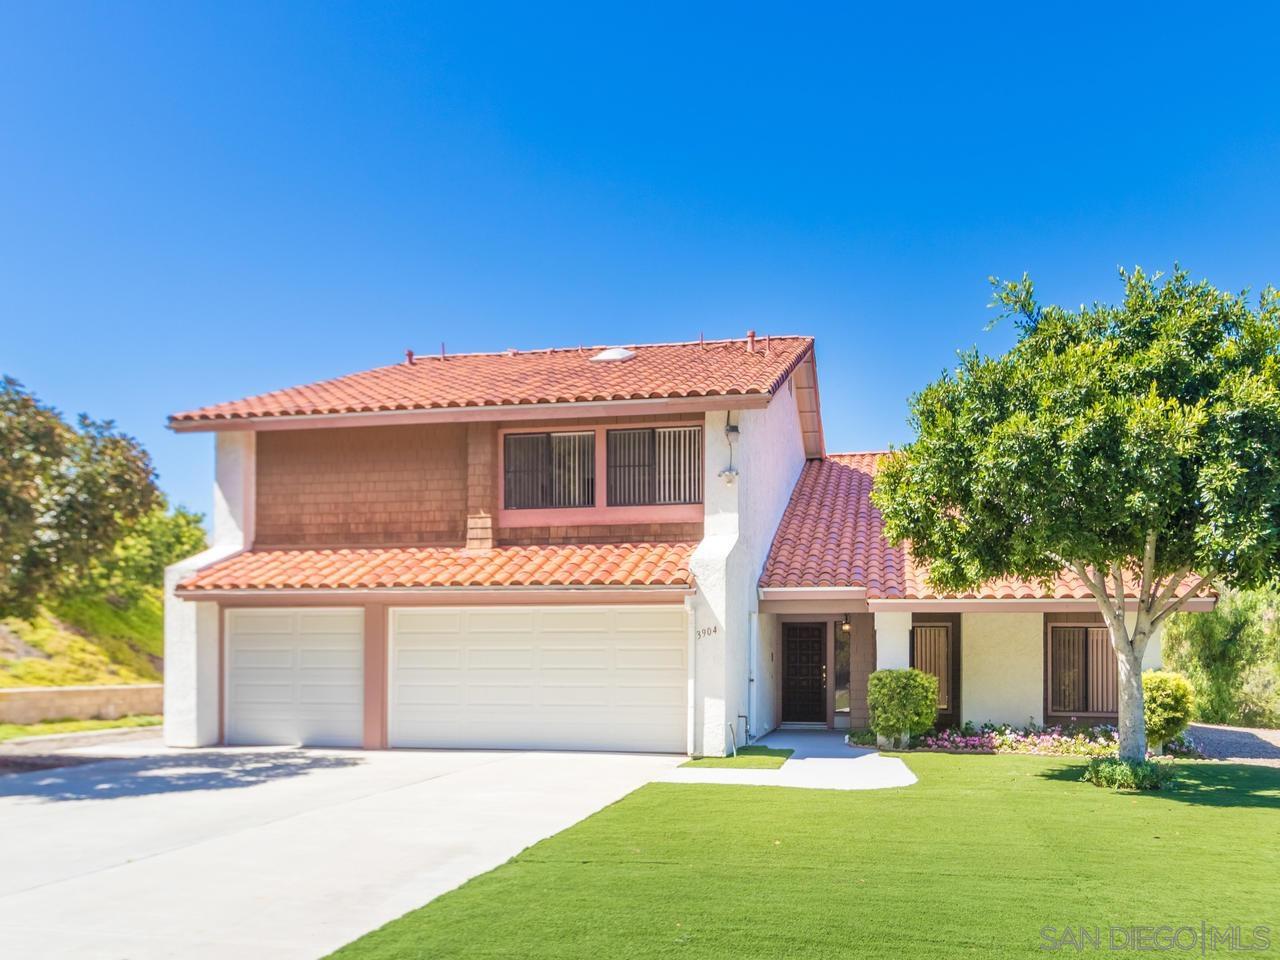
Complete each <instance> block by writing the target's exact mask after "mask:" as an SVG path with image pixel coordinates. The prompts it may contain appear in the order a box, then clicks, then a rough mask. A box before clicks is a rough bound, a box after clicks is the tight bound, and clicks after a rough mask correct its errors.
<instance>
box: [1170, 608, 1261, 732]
mask: <svg viewBox="0 0 1280 960" xmlns="http://www.w3.org/2000/svg"><path fill="white" fill-rule="evenodd" d="M1163 652H1164V660H1165V663H1166V664H1167V665H1168V666H1169V667H1171V668H1172V669H1175V670H1177V671H1179V672H1180V673H1183V674H1185V675H1186V676H1187V677H1188V678H1189V679H1190V680H1191V682H1192V684H1193V685H1194V686H1195V689H1196V719H1197V720H1203V721H1205V722H1206V723H1227V724H1243V725H1245V726H1266V725H1271V724H1272V723H1274V722H1275V719H1276V718H1277V717H1280V697H1277V696H1275V695H1266V694H1265V693H1264V694H1263V695H1261V696H1257V695H1252V696H1251V694H1253V692H1254V690H1255V688H1258V687H1265V686H1266V682H1265V681H1266V678H1267V677H1268V676H1270V675H1274V674H1275V673H1276V672H1277V667H1278V666H1280V593H1276V592H1275V591H1272V590H1247V591H1236V590H1231V591H1227V592H1226V593H1224V594H1223V596H1222V597H1221V599H1220V600H1219V601H1218V605H1217V607H1216V608H1214V610H1213V611H1212V612H1210V613H1195V614H1185V613H1180V614H1177V615H1176V616H1174V617H1171V618H1170V620H1169V625H1168V627H1167V629H1166V630H1165V633H1164V648H1163ZM1272 685H1274V684H1272Z"/></svg>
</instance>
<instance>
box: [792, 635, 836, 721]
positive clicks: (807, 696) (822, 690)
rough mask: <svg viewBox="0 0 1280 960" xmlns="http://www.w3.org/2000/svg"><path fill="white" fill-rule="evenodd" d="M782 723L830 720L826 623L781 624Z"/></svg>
mask: <svg viewBox="0 0 1280 960" xmlns="http://www.w3.org/2000/svg"><path fill="white" fill-rule="evenodd" d="M782 722H783V723H826V722H827V625H826V624H825V623H784V624H783V625H782Z"/></svg>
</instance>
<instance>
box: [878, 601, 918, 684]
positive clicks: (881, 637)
mask: <svg viewBox="0 0 1280 960" xmlns="http://www.w3.org/2000/svg"><path fill="white" fill-rule="evenodd" d="M875 618H876V669H877V670H905V669H906V668H907V667H909V666H911V614H910V613H909V612H907V613H899V612H897V611H894V612H891V613H890V612H885V611H880V612H877V613H876V615H875Z"/></svg>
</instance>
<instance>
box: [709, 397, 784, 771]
mask: <svg viewBox="0 0 1280 960" xmlns="http://www.w3.org/2000/svg"><path fill="white" fill-rule="evenodd" d="M726 416H727V417H728V419H729V421H730V422H732V423H733V424H735V425H737V427H738V435H737V439H736V440H732V441H731V440H730V439H729V438H728V437H727V436H726V434H725V424H726ZM704 438H705V439H704V442H705V444H706V466H705V469H706V474H705V477H704V484H703V487H704V491H705V495H704V499H705V504H704V507H705V514H704V530H705V535H704V537H703V539H702V542H701V543H700V544H699V546H698V549H697V550H696V551H695V552H694V556H693V562H692V569H693V573H694V576H695V577H696V579H697V582H698V596H697V597H696V599H695V602H694V604H693V610H694V625H693V629H694V634H695V641H694V643H695V647H694V667H695V688H696V690H695V693H696V695H695V721H694V723H695V737H694V740H695V752H699V753H705V754H707V755H709V756H719V755H721V754H723V753H724V751H725V746H726V744H727V743H728V740H729V734H728V731H727V726H728V725H729V724H735V725H736V726H737V737H738V741H739V742H742V740H743V739H744V737H743V735H744V733H747V734H748V735H749V737H755V736H759V735H761V734H763V733H766V732H767V731H768V729H769V728H771V727H772V725H773V723H770V727H769V728H766V727H764V726H763V725H764V723H766V722H769V719H768V717H767V716H764V717H760V718H759V719H757V717H756V716H754V713H752V714H751V721H750V729H749V731H748V730H746V729H744V728H745V727H746V724H745V723H744V722H743V721H741V720H739V719H738V718H739V717H740V716H744V717H745V716H748V715H749V713H748V712H749V711H752V712H754V711H755V710H756V709H757V708H758V707H757V705H758V704H760V703H761V702H762V700H763V699H764V698H766V697H767V696H769V695H770V692H769V691H765V690H761V691H760V692H758V693H757V692H755V691H752V692H751V694H748V690H749V689H750V688H751V687H753V686H755V685H756V684H752V683H750V682H749V681H750V674H751V671H752V669H753V668H754V667H755V666H757V665H758V664H759V661H760V654H759V652H757V653H756V655H755V656H754V657H753V656H752V652H751V649H750V646H751V642H752V641H751V622H750V618H751V617H752V615H754V614H756V613H757V612H758V610H759V602H758V599H757V592H756V587H757V584H758V582H759V579H760V572H761V570H762V569H763V567H764V561H765V559H766V557H767V556H768V553H769V547H770V546H771V545H772V543H773V535H774V533H775V532H776V530H777V528H778V522H779V521H780V520H781V519H782V513H783V511H784V510H785V509H786V506H787V502H788V501H789V500H790V498H791V491H792V489H793V488H794V487H795V483H796V480H797V479H798V478H799V476H800V471H801V469H802V468H803V467H804V461H805V456H804V444H803V439H802V437H801V434H800V422H799V415H798V413H797V411H796V400H795V394H794V391H793V390H792V389H791V388H790V387H787V386H784V387H783V388H781V389H780V390H779V391H778V392H777V394H775V396H774V398H773V400H772V402H771V403H770V404H769V406H767V407H765V408H764V409H762V410H743V411H733V412H731V413H729V414H728V415H726V414H725V413H721V412H712V413H708V414H707V415H706V419H705V427H704ZM731 463H732V465H733V468H734V470H735V471H736V474H735V475H733V476H732V477H731V478H729V477H726V476H723V475H722V471H723V470H725V469H726V468H727V467H729V466H730V464H731ZM757 629H758V624H757ZM708 631H710V632H708ZM764 679H765V678H763V677H762V678H761V685H763V682H764Z"/></svg>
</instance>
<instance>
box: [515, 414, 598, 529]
mask: <svg viewBox="0 0 1280 960" xmlns="http://www.w3.org/2000/svg"><path fill="white" fill-rule="evenodd" d="M502 461H503V478H502V479H503V503H504V504H505V505H506V508H507V509H508V510H536V509H545V508H548V507H592V506H595V502H596V435H595V434H594V433H592V432H584V433H509V434H507V435H506V437H505V438H504V440H503V451H502Z"/></svg>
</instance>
